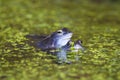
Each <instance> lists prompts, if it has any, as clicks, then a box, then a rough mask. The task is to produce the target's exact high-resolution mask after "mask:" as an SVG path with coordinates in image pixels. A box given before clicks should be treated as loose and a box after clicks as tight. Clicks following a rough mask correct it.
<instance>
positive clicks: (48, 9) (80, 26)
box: [0, 0, 120, 80]
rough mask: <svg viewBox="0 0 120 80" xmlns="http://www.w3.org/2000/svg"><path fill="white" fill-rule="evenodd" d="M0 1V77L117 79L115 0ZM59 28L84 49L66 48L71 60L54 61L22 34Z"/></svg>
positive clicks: (119, 25)
mask: <svg viewBox="0 0 120 80" xmlns="http://www.w3.org/2000/svg"><path fill="white" fill-rule="evenodd" d="M0 2H1V3H0V80H17V79H18V80H52V79H53V80H120V71H119V70H120V62H119V61H120V18H119V17H120V15H119V12H120V9H119V8H120V5H119V3H120V1H119V0H53V1H51V0H47V1H46V0H0ZM98 3H99V4H98ZM63 27H67V28H69V29H70V31H72V32H73V37H72V41H74V40H77V39H81V40H82V41H83V43H82V45H83V46H84V48H85V51H84V52H81V51H79V52H77V53H76V52H68V56H67V57H68V59H70V60H71V62H72V63H71V64H57V63H56V56H54V55H51V54H47V53H45V52H42V51H40V49H37V48H36V47H34V46H31V45H29V43H30V42H31V43H34V41H29V40H28V39H27V38H26V37H25V36H26V35H27V34H36V35H39V34H48V35H49V34H50V33H52V32H54V31H55V30H58V29H61V28H63ZM71 45H72V46H73V45H74V44H73V43H71ZM71 50H74V48H73V47H71ZM53 52H54V51H53ZM76 55H77V57H75V56H76ZM75 58H76V59H77V58H79V59H77V61H76V60H75Z"/></svg>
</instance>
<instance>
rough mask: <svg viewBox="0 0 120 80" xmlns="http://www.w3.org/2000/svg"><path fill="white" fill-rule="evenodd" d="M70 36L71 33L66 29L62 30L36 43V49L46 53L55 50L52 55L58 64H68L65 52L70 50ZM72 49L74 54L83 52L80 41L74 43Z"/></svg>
mask: <svg viewBox="0 0 120 80" xmlns="http://www.w3.org/2000/svg"><path fill="white" fill-rule="evenodd" d="M72 34H73V33H72V32H70V31H69V30H68V29H67V28H63V29H61V30H58V31H56V32H53V33H52V34H51V35H49V36H46V37H45V38H43V39H42V40H41V41H39V42H38V43H37V47H38V48H40V49H41V50H42V51H46V52H48V53H49V52H50V50H56V51H55V52H54V54H56V55H57V58H58V63H64V62H66V63H70V61H68V60H67V52H68V51H70V48H71V45H70V42H71V37H72ZM73 47H74V50H73V51H74V52H76V51H78V50H79V49H81V50H83V47H82V46H81V41H80V40H78V41H76V42H75V44H74V46H73Z"/></svg>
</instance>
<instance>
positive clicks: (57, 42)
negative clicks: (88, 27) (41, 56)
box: [38, 28, 72, 50]
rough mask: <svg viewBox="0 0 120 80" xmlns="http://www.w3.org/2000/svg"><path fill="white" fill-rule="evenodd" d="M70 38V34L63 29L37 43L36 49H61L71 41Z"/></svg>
mask: <svg viewBox="0 0 120 80" xmlns="http://www.w3.org/2000/svg"><path fill="white" fill-rule="evenodd" d="M71 37H72V32H70V31H69V30H68V29H67V28H63V29H61V30H57V31H55V32H53V33H52V34H50V35H49V36H47V37H46V38H44V39H43V40H41V41H40V42H39V43H38V47H39V48H41V49H42V50H47V49H52V48H55V49H58V48H62V47H63V46H65V45H66V44H67V43H68V42H69V41H70V40H71Z"/></svg>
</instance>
